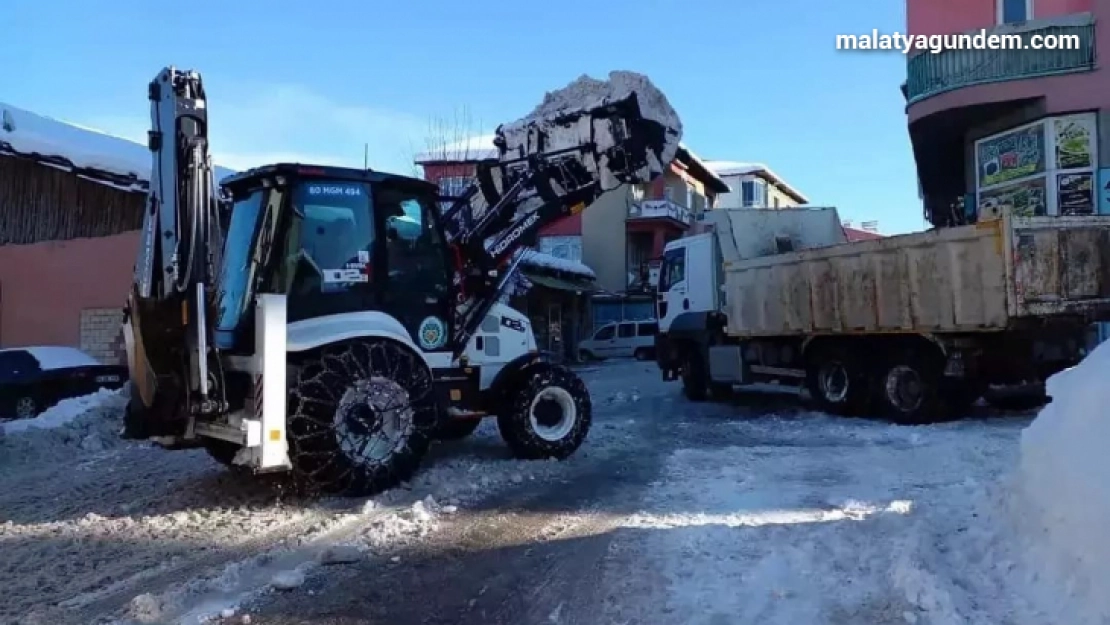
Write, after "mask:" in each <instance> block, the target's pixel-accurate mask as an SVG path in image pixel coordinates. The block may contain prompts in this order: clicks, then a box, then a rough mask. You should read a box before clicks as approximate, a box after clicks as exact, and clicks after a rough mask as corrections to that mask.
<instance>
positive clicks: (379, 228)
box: [216, 164, 454, 352]
mask: <svg viewBox="0 0 1110 625" xmlns="http://www.w3.org/2000/svg"><path fill="white" fill-rule="evenodd" d="M222 187H223V191H224V192H225V194H227V196H229V197H230V199H231V205H230V206H231V208H230V212H229V214H227V215H226V216H225V217H224V220H223V221H224V224H225V229H226V235H225V243H224V249H223V263H222V269H221V274H220V284H221V287H222V291H221V293H220V297H219V300H218V301H219V304H218V311H217V323H216V330H217V342H218V345H219V347H221V348H222V349H226V350H231V351H245V352H249V351H250V349H252V348H253V346H252V345H249V342H250V341H252V340H253V330H252V327H251V326H252V324H253V317H254V316H253V314H250V306H251V302H253V301H254V295H255V294H256V293H278V294H282V295H285V296H286V305H287V313H286V314H287V318H288V321H289V323H295V322H297V321H303V320H306V319H313V318H317V317H324V316H329V315H337V314H342V313H351V312H362V311H381V312H384V313H386V314H389V315H391V316H393V317H394V318H396V319H397V320H398V321H400V322H401V323H402V324H403V325H404V326H405V328H406V329H407V330H408V331H409V334H410V335H411V337H412V340H413V343H414V344H416V345H418V346H420V347H421V348H422V349H424V350H426V351H435V350H438V349H442V348H443V347H444V346H445V345H447V342H448V340H449V339H450V336H451V334H452V331H453V327H452V306H453V304H454V298H453V294H452V274H453V272H452V267H451V265H450V260H449V257H448V254H447V247H446V245H445V239H444V233H443V229H442V224H441V223H440V219H439V210H438V206H437V202H438V199H439V190H438V188H437V187H436V186H435V185H433V184H431V183H428V182H426V181H423V180H419V179H416V178H409V177H405V176H398V175H393V174H384V173H379V172H374V171H371V170H362V169H348V168H340V167H321V166H315V165H301V164H279V165H268V166H265V167H260V168H257V169H252V170H250V171H247V172H244V173H241V174H238V175H235V176H232V177H230V178H226V179H224V181H223V182H222Z"/></svg>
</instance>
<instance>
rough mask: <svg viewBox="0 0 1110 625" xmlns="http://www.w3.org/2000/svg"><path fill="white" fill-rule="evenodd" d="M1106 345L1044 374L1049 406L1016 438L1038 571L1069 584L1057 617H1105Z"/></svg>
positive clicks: (1109, 488) (1109, 505) (1109, 424)
mask: <svg viewBox="0 0 1110 625" xmlns="http://www.w3.org/2000/svg"><path fill="white" fill-rule="evenodd" d="M1108 371H1110V344H1108V343H1103V344H1102V345H1100V346H1098V348H1096V349H1095V350H1094V351H1093V352H1092V353H1091V354H1090V355H1088V356H1087V358H1086V359H1084V360H1083V362H1081V363H1079V365H1077V366H1075V367H1072V368H1071V369H1068V370H1066V371H1062V372H1060V373H1057V374H1056V375H1054V376H1052V377H1051V378H1049V380H1048V384H1047V391H1048V395H1049V396H1050V397H1052V403H1050V404H1048V405H1047V406H1045V407H1044V409H1043V410H1041V412H1040V414H1039V415H1038V416H1037V418H1036V420H1034V421H1033V423H1032V424H1031V425H1030V426H1029V427H1028V428H1026V429H1025V431H1024V432H1022V436H1021V471H1020V473H1021V480H1022V483H1023V485H1022V487H1023V491H1024V495H1025V504H1026V506H1027V508H1028V509H1027V511H1026V515H1025V516H1026V521H1027V522H1028V523H1029V524H1030V526H1031V527H1030V530H1031V534H1030V537H1031V538H1032V542H1033V545H1032V546H1033V549H1034V550H1035V551H1037V552H1038V553H1036V556H1037V558H1038V559H1039V560H1040V561H1041V562H1043V564H1044V566H1045V568H1046V572H1047V573H1048V574H1049V575H1051V576H1053V577H1054V578H1055V581H1058V582H1060V583H1061V584H1062V585H1063V586H1065V587H1068V588H1070V590H1071V593H1070V595H1071V596H1066V595H1064V596H1058V597H1057V598H1056V601H1057V602H1058V603H1059V609H1060V610H1061V612H1060V613H1061V614H1067V613H1068V612H1071V611H1073V610H1074V611H1075V612H1076V613H1075V614H1071V615H1070V616H1071V618H1069V619H1068V620H1066V621H1063V620H1062V621H1059V622H1072V623H1078V622H1096V621H1098V619H1099V618H1100V617H1101V618H1105V616H1106V615H1108V614H1110V595H1108V594H1106V593H1105V592H1104V590H1103V586H1104V584H1105V581H1106V580H1107V579H1110V542H1107V540H1106V528H1107V527H1110V454H1108V452H1107V450H1108V449H1110V414H1108V411H1110V384H1107V380H1106V377H1107V372H1108Z"/></svg>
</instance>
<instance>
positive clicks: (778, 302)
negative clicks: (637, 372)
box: [724, 215, 1110, 336]
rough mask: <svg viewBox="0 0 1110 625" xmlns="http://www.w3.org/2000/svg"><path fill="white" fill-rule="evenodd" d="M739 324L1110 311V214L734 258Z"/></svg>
mask: <svg viewBox="0 0 1110 625" xmlns="http://www.w3.org/2000/svg"><path fill="white" fill-rule="evenodd" d="M724 278H725V280H724V281H725V285H724V286H725V293H726V302H725V303H726V308H727V312H728V319H729V327H728V330H729V333H730V334H733V335H737V336H760V335H763V336H767V335H783V334H795V333H797V334H822V333H854V332H870V333H874V332H982V331H997V330H1003V329H1006V328H1008V327H1012V324H1014V322H1015V321H1016V320H1019V319H1022V318H1030V317H1053V316H1068V315H1081V316H1084V317H1086V318H1087V319H1088V320H1110V216H1083V217H1032V218H1014V217H1010V216H1009V215H1005V216H1003V217H1002V218H1001V219H997V220H994V221H988V222H983V223H979V224H975V225H971V226H961V227H957V228H945V229H939V230H933V231H929V232H921V233H914V234H907V235H900V236H893V237H888V238H883V239H876V240H870V241H860V242H856V243H848V244H842V245H834V246H830V247H824V248H818V249H810V250H806V251H801V252H793V253H788V254H780V255H774V256H764V257H760V258H751V259H743V260H742V259H734V260H731V261H727V259H726V263H725V276H724Z"/></svg>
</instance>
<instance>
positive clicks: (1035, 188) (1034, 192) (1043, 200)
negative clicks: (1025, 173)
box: [979, 177, 1048, 217]
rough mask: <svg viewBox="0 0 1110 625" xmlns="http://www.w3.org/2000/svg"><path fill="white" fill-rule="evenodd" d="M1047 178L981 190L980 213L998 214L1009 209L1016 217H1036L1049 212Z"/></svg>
mask: <svg viewBox="0 0 1110 625" xmlns="http://www.w3.org/2000/svg"><path fill="white" fill-rule="evenodd" d="M1045 191H1046V188H1045V179H1044V178H1043V177H1041V178H1036V179H1034V180H1026V181H1024V182H1018V183H1014V184H1010V185H1006V186H1004V187H999V188H997V189H991V190H990V191H980V192H979V215H981V216H982V215H991V214H997V213H998V211H1000V210H1002V209H1009V210H1010V212H1011V214H1013V215H1014V216H1016V217H1036V216H1040V215H1045V214H1047V212H1048V201H1047V197H1046V196H1047V194H1046V193H1045Z"/></svg>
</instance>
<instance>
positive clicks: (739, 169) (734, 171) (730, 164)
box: [705, 161, 809, 204]
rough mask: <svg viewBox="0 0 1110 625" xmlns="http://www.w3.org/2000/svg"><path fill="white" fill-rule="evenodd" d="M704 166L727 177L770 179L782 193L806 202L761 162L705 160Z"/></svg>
mask: <svg viewBox="0 0 1110 625" xmlns="http://www.w3.org/2000/svg"><path fill="white" fill-rule="evenodd" d="M705 164H706V166H707V167H709V168H710V169H712V170H713V171H715V172H716V173H717V175H718V176H721V177H724V178H728V177H730V176H747V175H753V176H759V177H760V178H763V179H765V180H768V181H770V182H771V183H772V184H774V185H775V186H776V187H778V188H779V189H781V190H782V191H783V192H784V193H786V194H788V195H790V196H791V197H793V198H794V199H795V200H796V201H798V202H800V203H802V204H808V203H809V198H807V197H806V196H805V195H804V194H802V192H801V191H799V190H798V189H796V188H794V187H793V186H791V185H790V183H788V182H786V180H785V179H784V178H783V177H782V176H779V175H778V174H776V173H775V172H774V171H772V170H771V168H770V167H768V166H766V165H764V164H763V163H741V162H737V161H706V162H705Z"/></svg>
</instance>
